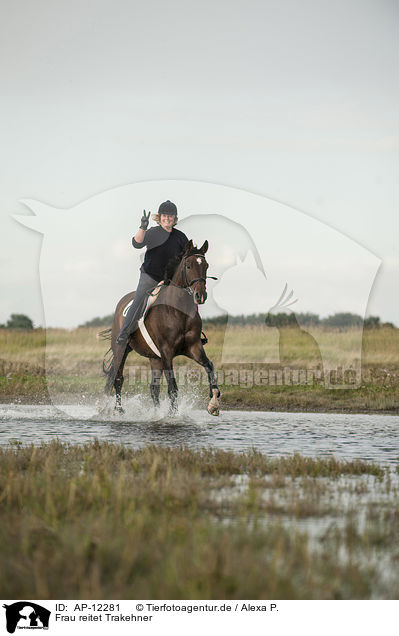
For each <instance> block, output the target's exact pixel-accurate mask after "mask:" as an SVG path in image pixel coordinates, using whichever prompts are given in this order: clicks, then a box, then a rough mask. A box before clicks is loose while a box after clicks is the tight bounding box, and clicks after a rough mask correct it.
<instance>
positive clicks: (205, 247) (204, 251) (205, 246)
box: [199, 241, 208, 254]
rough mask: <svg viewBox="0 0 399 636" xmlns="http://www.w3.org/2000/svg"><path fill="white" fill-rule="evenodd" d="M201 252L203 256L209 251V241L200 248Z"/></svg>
mask: <svg viewBox="0 0 399 636" xmlns="http://www.w3.org/2000/svg"><path fill="white" fill-rule="evenodd" d="M199 251H200V252H201V254H205V253H206V252H207V251H208V241H205V243H204V244H203V246H202V247H200V249H199Z"/></svg>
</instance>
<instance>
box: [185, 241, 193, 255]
mask: <svg viewBox="0 0 399 636" xmlns="http://www.w3.org/2000/svg"><path fill="white" fill-rule="evenodd" d="M192 249H193V242H192V240H191V239H190V240H189V242H188V243H187V245H186V249H185V250H184V251H185V252H189V251H190V250H192Z"/></svg>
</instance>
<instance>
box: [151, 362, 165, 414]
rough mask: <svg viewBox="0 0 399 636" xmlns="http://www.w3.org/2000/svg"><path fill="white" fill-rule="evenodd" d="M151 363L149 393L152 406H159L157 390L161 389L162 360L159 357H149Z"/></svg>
mask: <svg viewBox="0 0 399 636" xmlns="http://www.w3.org/2000/svg"><path fill="white" fill-rule="evenodd" d="M150 364H151V384H150V393H151V397H152V401H153V402H154V406H155V407H157V406H159V391H160V389H161V377H162V370H163V366H162V361H161V360H159V359H154V358H151V359H150Z"/></svg>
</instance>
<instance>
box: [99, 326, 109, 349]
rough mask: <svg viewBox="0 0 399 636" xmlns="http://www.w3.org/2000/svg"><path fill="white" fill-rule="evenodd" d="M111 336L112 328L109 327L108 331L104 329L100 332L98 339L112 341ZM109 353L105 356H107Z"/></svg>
mask: <svg viewBox="0 0 399 636" xmlns="http://www.w3.org/2000/svg"><path fill="white" fill-rule="evenodd" d="M111 334H112V327H109V328H108V329H103V330H102V331H99V332H98V334H97V337H98V338H99V339H100V340H111ZM108 351H109V350H108ZM108 351H107V353H108ZM107 353H106V354H105V355H107Z"/></svg>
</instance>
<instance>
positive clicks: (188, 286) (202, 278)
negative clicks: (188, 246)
mask: <svg viewBox="0 0 399 636" xmlns="http://www.w3.org/2000/svg"><path fill="white" fill-rule="evenodd" d="M193 256H199V257H201V258H203V259H204V260H205V257H204V255H203V254H190V255H189V256H184V257H183V272H184V278H185V286H184V287H183V288H182V289H184V290H185V291H186V292H187V293H188V294H190V296H193V295H194V290H193V289H191V286H192V285H194V283H199V282H201V281H202V282H203V283H205V285H206V279H207V278H213V280H217V278H216V276H200V277H199V278H193V279H192V280H190V282H189V281H188V276H187V269H186V260H187V259H188V258H192V257H193ZM170 282H172V281H170ZM173 285H176V283H173ZM178 286H179V285H176V287H178Z"/></svg>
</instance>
